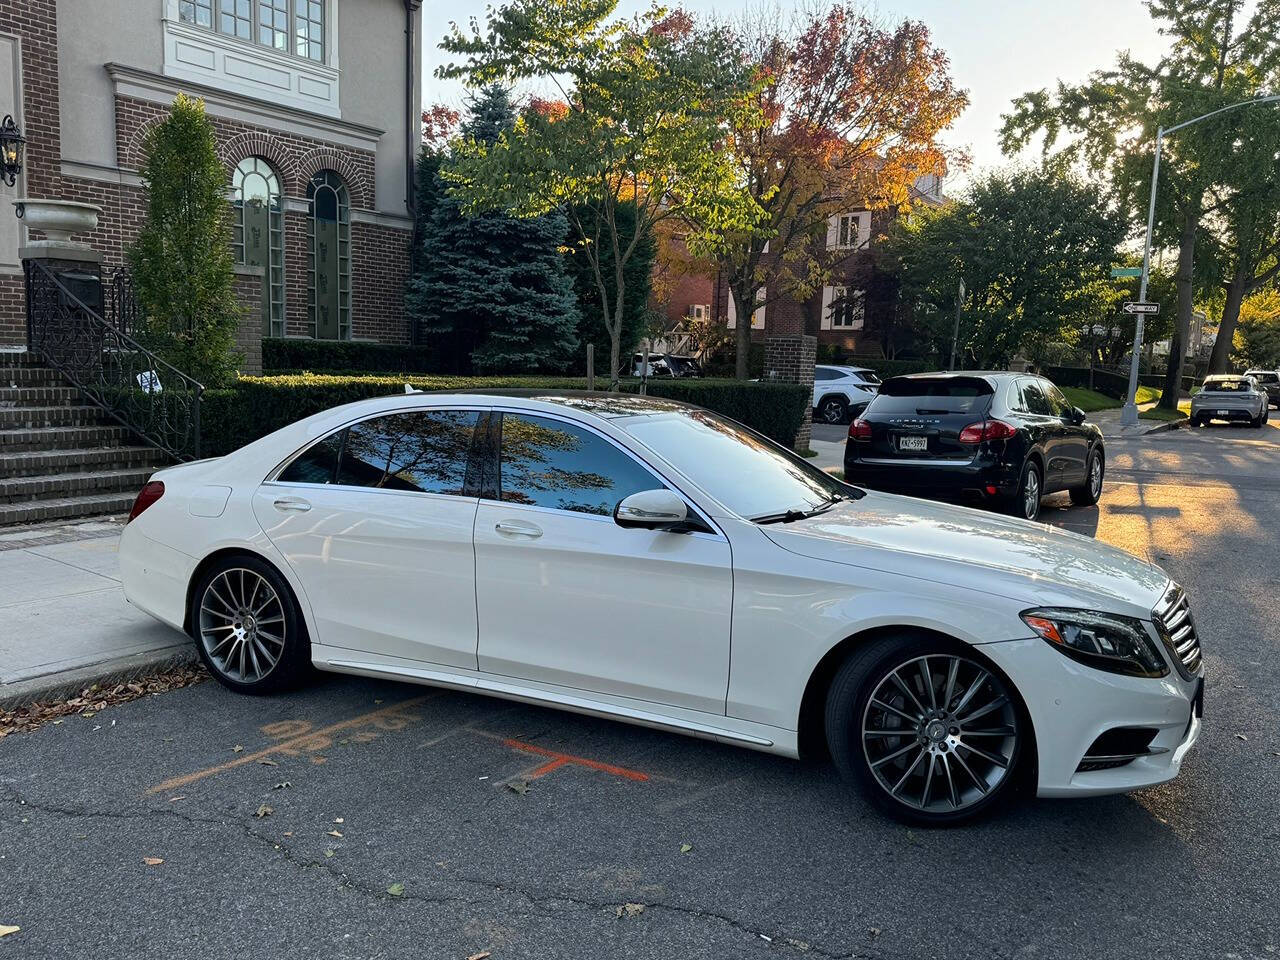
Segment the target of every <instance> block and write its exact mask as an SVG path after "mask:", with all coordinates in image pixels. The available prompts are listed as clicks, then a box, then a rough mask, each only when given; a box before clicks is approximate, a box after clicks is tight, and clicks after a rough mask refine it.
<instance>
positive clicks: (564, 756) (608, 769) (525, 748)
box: [502, 739, 649, 782]
mask: <svg viewBox="0 0 1280 960" xmlns="http://www.w3.org/2000/svg"><path fill="white" fill-rule="evenodd" d="M502 743H503V746H506V747H510V748H511V749H512V750H520V751H522V752H524V753H535V754H537V755H538V756H540V757H550V758H551V760H550V761H549V762H547V763H544V764H543V765H542V766H540V767H538V768H537V769H536V770H534V771H533V772H532V773H530V774H529V775H528V779H530V780H537V779H538V778H539V777H543V776H546V775H547V774H548V773H550V772H551V771H552V770H559V769H560V768H561V767H563V766H565V765H566V764H573V765H574V766H576V767H586V768H587V769H588V770H598V771H600V772H601V773H609V774H613V776H615V777H625V778H626V779H628V780H635V781H638V782H644V781H645V780H648V779H649V775H648V774H647V773H641V772H640V771H639V770H629V769H627V768H626V767H615V766H614V765H613V764H611V763H601V762H600V761H599V760H588V759H587V758H586V757H575V756H573V755H572V754H568V753H559V752H557V751H555V750H548V749H547V748H546V747H539V746H535V745H534V744H532V743H525V742H524V741H523V740H510V739H508V740H503V741H502Z"/></svg>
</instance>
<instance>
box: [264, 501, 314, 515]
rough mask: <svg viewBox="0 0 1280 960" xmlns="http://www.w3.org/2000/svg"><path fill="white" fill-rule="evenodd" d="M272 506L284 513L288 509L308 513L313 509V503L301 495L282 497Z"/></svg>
mask: <svg viewBox="0 0 1280 960" xmlns="http://www.w3.org/2000/svg"><path fill="white" fill-rule="evenodd" d="M272 506H273V507H275V508H276V509H277V510H279V511H281V512H282V513H283V512H285V511H288V510H296V511H297V512H298V513H306V512H307V511H308V510H310V509H311V504H309V503H308V502H307V501H306V500H303V499H302V498H301V497H281V498H280V499H279V500H276V501H275V502H274V503H272Z"/></svg>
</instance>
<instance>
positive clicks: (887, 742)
mask: <svg viewBox="0 0 1280 960" xmlns="http://www.w3.org/2000/svg"><path fill="white" fill-rule="evenodd" d="M826 734H827V743H828V746H829V748H830V751H831V756H832V759H833V760H834V762H835V764H836V767H837V768H838V769H839V770H840V773H841V774H842V775H843V776H844V777H845V778H846V779H847V780H849V781H851V782H853V783H856V784H858V785H859V786H860V787H861V788H862V789H863V790H864V791H865V792H866V794H867V795H868V796H869V797H870V798H871V800H872V801H873V802H874V803H875V804H876V805H877V806H878V807H880V808H881V809H882V810H884V811H885V812H886V813H888V814H889V815H891V816H893V817H896V818H898V819H900V820H905V821H908V822H912V823H922V824H933V825H943V824H949V823H956V822H958V821H962V820H968V819H970V818H971V817H975V816H978V815H980V814H982V813H984V812H987V811H989V810H991V809H992V808H993V807H994V806H996V805H997V804H999V803H1001V802H1003V801H1004V800H1005V799H1006V798H1007V797H1008V796H1009V794H1010V792H1011V791H1012V790H1014V789H1016V786H1017V782H1018V778H1019V776H1020V774H1021V769H1022V761H1023V756H1024V754H1027V753H1028V750H1027V748H1026V745H1025V741H1027V740H1029V738H1030V736H1031V734H1030V725H1029V722H1028V721H1026V720H1025V719H1024V718H1023V714H1022V710H1021V708H1020V704H1019V702H1018V701H1017V700H1016V698H1015V695H1014V694H1013V692H1012V690H1011V689H1010V687H1009V685H1008V682H1007V681H1006V680H1005V679H1004V678H1003V677H1001V676H999V675H997V673H996V672H995V670H994V669H993V668H991V667H990V666H988V665H986V664H985V663H984V662H983V661H981V660H980V659H979V658H978V657H977V656H975V655H974V654H973V652H972V651H971V650H969V649H968V648H966V647H964V646H963V645H962V644H960V643H956V642H951V641H947V640H945V639H943V638H939V637H933V636H913V635H910V634H903V635H897V636H888V637H881V638H879V639H876V640H874V641H871V642H869V643H867V644H866V645H865V646H863V647H861V648H859V649H858V650H856V651H855V652H854V653H853V654H852V655H851V656H850V657H849V659H848V660H846V661H845V663H844V664H843V665H842V666H841V668H840V669H839V671H838V672H837V673H836V676H835V678H834V679H833V681H832V685H831V689H830V692H829V695H828V698H827V709H826Z"/></svg>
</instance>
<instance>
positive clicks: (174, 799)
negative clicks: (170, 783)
mask: <svg viewBox="0 0 1280 960" xmlns="http://www.w3.org/2000/svg"><path fill="white" fill-rule="evenodd" d="M185 799H187V797H186V794H183V795H182V796H180V797H170V798H169V802H170V803H177V802H178V801H179V800H185Z"/></svg>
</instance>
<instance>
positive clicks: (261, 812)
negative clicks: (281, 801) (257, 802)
mask: <svg viewBox="0 0 1280 960" xmlns="http://www.w3.org/2000/svg"><path fill="white" fill-rule="evenodd" d="M275 812H276V811H275V807H268V806H267V805H266V804H265V803H264V804H263V805H262V806H260V807H259V808H258V809H257V810H256V811H255V812H254V814H253V815H254V816H255V817H257V818H258V819H259V820H261V819H262V818H263V817H269V816H271V815H272V814H273V813H275Z"/></svg>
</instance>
